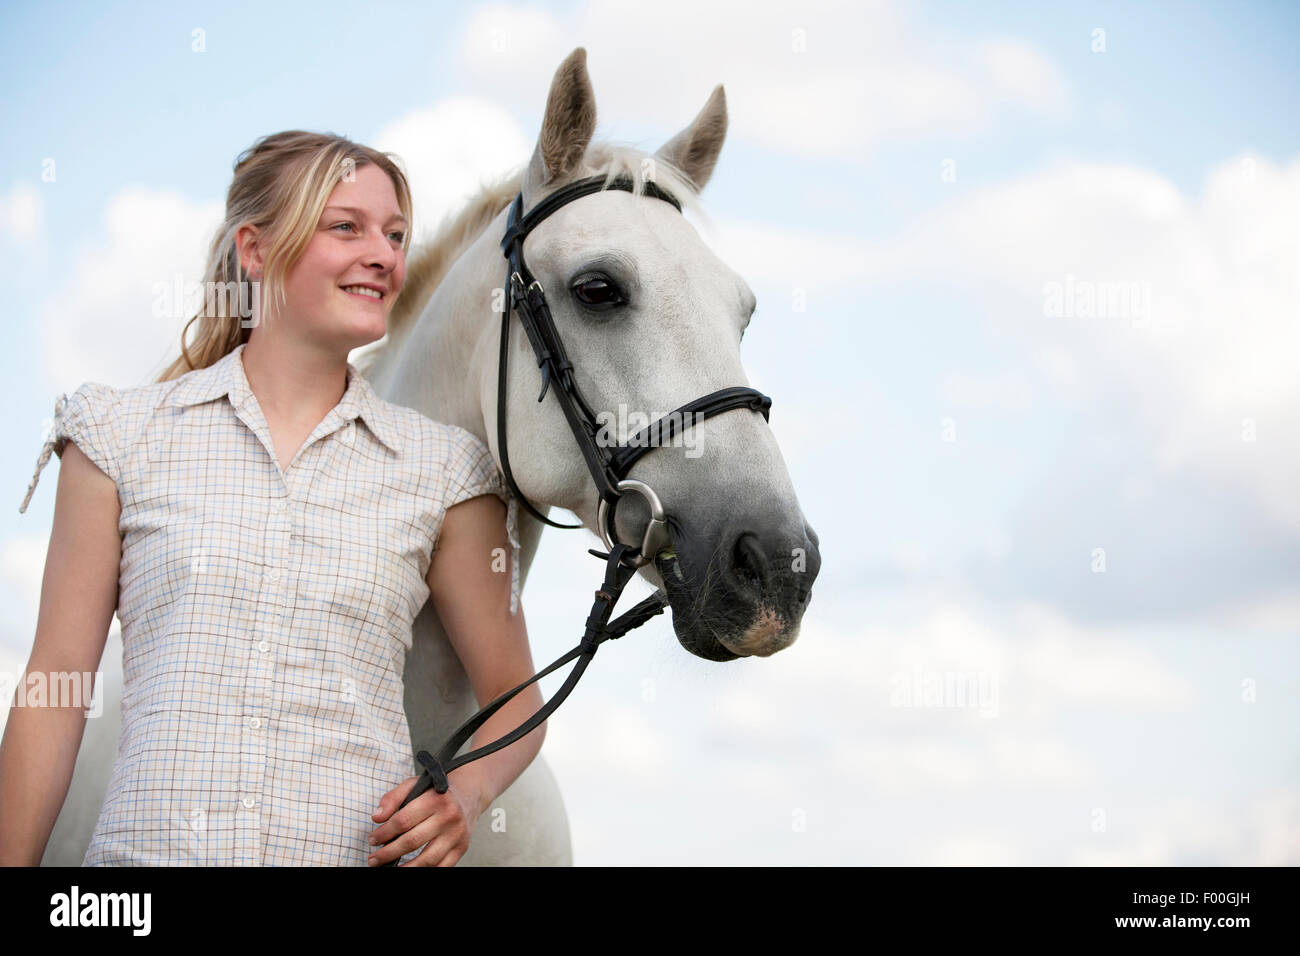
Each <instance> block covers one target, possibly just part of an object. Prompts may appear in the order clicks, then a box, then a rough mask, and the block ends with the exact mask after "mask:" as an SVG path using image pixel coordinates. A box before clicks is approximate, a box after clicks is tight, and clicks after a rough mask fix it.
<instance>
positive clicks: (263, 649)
mask: <svg viewBox="0 0 1300 956" xmlns="http://www.w3.org/2000/svg"><path fill="white" fill-rule="evenodd" d="M270 646H271V645H270V644H268V643H267V642H266V641H258V642H257V649H258V650H259V651H261V652H262V653H263V654H265V653H266V651H267V649H268V648H269V647H270Z"/></svg>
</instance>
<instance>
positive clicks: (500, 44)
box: [459, 0, 1068, 157]
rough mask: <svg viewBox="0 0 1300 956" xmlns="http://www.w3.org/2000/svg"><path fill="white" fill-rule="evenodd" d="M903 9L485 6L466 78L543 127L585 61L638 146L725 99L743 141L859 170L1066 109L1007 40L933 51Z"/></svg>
mask: <svg viewBox="0 0 1300 956" xmlns="http://www.w3.org/2000/svg"><path fill="white" fill-rule="evenodd" d="M905 9H906V8H904V7H902V6H900V5H898V4H894V3H888V2H877V3H871V4H864V3H860V2H842V0H823V2H812V3H802V4H799V5H798V6H794V5H781V4H771V5H763V6H758V7H752V8H749V9H746V10H745V13H744V15H743V16H736V14H735V11H734V10H733V9H732V8H730V7H728V6H726V5H711V4H698V3H690V2H687V0H672V2H669V3H667V4H666V5H665V4H660V5H659V6H657V7H656V9H655V13H654V15H653V16H646V15H645V14H644V11H643V10H642V9H641V8H640V7H639V6H637V5H636V4H633V3H630V2H610V3H599V4H588V5H583V6H582V7H580V8H579V9H577V10H576V11H574V13H573V14H572V15H570V16H564V15H548V14H545V13H542V12H540V11H538V10H536V9H535V8H532V7H526V6H515V5H509V4H489V5H486V6H484V7H480V8H478V9H477V10H476V11H475V13H474V14H473V15H472V16H471V17H470V18H469V19H468V20H467V22H466V24H465V27H464V30H463V34H462V36H461V39H460V51H459V58H460V67H461V70H462V72H463V73H464V74H465V75H467V76H469V77H471V78H472V79H473V80H474V81H475V82H476V84H477V85H478V86H479V87H481V88H484V89H489V90H491V91H493V92H496V93H500V94H506V93H508V94H509V96H510V97H511V100H512V102H513V101H517V100H518V99H519V97H520V92H521V91H524V93H525V94H526V93H527V91H529V90H532V91H534V92H533V99H532V101H531V102H528V103H526V104H524V105H525V106H526V107H527V108H528V109H530V110H531V111H535V112H536V113H540V111H541V110H542V107H543V105H544V102H545V96H546V90H547V88H548V86H549V83H550V80H551V77H552V75H553V74H554V72H555V68H556V67H557V66H558V65H559V64H560V62H561V60H563V58H564V57H565V56H567V55H568V54H569V53H570V52H571V51H572V50H573V48H574V47H576V46H579V45H582V46H585V47H586V48H587V53H588V65H589V69H590V72H591V75H592V82H593V85H594V87H595V90H596V99H597V103H598V105H599V107H600V110H601V115H602V116H605V117H611V116H612V117H616V118H617V120H616V121H617V122H618V123H620V124H622V123H624V122H630V121H631V118H634V117H635V118H637V119H636V122H637V125H638V128H637V129H636V131H635V133H634V134H633V135H634V136H644V135H646V134H647V132H648V131H649V130H651V129H657V131H658V132H659V133H660V134H661V135H662V134H664V133H666V132H667V133H669V134H670V133H671V132H675V131H676V130H677V129H679V128H681V127H683V126H684V125H685V124H686V123H687V122H689V120H690V119H691V118H692V117H693V116H694V115H695V113H696V112H697V111H698V110H699V109H700V107H701V106H702V105H703V104H704V101H705V99H706V98H707V96H708V93H709V91H710V90H711V89H712V88H713V86H714V85H716V84H718V83H723V84H724V85H725V87H726V90H727V109H728V113H729V116H730V120H731V124H732V125H731V129H732V131H733V133H735V134H737V135H739V136H741V137H744V138H747V139H750V140H752V141H755V142H760V143H763V144H764V145H766V146H769V147H771V148H773V149H777V150H781V151H788V152H794V153H800V154H804V155H834V156H847V157H856V156H858V155H860V154H861V152H862V151H863V150H864V149H867V148H869V147H870V146H871V145H873V144H874V143H876V142H878V141H880V140H881V139H883V138H885V137H888V136H896V135H898V134H927V133H932V132H942V133H945V134H953V133H965V132H970V131H973V130H976V129H979V128H981V127H983V126H985V125H987V124H988V123H989V122H990V121H991V119H992V117H993V116H994V114H995V112H996V111H997V110H998V109H1000V108H1002V107H1004V106H1006V105H1009V104H1020V105H1022V106H1024V107H1026V108H1028V109H1030V110H1033V111H1036V112H1039V113H1044V114H1048V115H1056V114H1059V113H1061V112H1062V111H1063V110H1064V109H1065V108H1066V106H1067V99H1068V98H1067V95H1066V93H1065V83H1064V80H1063V79H1062V77H1061V75H1060V73H1059V72H1058V71H1057V70H1056V69H1055V68H1054V67H1053V66H1052V65H1051V64H1050V63H1049V62H1048V61H1047V59H1046V58H1045V57H1044V56H1043V55H1042V54H1041V53H1039V52H1037V51H1035V50H1033V49H1032V48H1030V47H1028V46H1027V45H1025V44H1023V43H1020V42H1019V41H1016V40H1012V39H1007V38H992V39H990V40H987V41H983V42H980V41H975V42H966V41H957V40H955V39H948V38H945V37H943V36H936V35H935V31H934V28H933V25H931V24H917V23H913V22H911V21H910V20H909V17H908V15H907V13H906V12H905ZM630 24H635V25H634V26H629V25H630ZM683 24H689V26H688V27H686V28H683ZM666 51H671V55H670V56H668V55H666ZM669 62H671V63H672V64H673V66H672V67H670V68H665V64H666V63H669Z"/></svg>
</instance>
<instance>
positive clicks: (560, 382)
mask: <svg viewBox="0 0 1300 956" xmlns="http://www.w3.org/2000/svg"><path fill="white" fill-rule="evenodd" d="M605 188H606V187H605V177H604V176H591V177H589V178H587V179H579V180H577V181H576V182H573V183H570V184H569V185H567V186H564V187H563V188H561V189H557V190H556V191H555V192H553V193H551V194H550V195H549V196H547V197H546V198H544V199H543V200H542V201H541V202H539V203H538V204H537V205H536V206H535V207H533V208H532V209H531V210H529V212H528V214H527V215H523V207H524V194H523V193H522V192H520V193H519V195H517V196H516V197H515V200H514V202H513V203H511V205H510V214H509V217H508V218H507V220H506V233H505V236H504V237H503V238H502V239H501V251H502V253H504V254H505V257H506V261H507V263H508V266H507V269H506V290H507V298H506V301H505V304H504V306H503V308H502V310H501V362H500V367H499V369H498V373H497V447H498V448H499V449H500V452H501V470H502V471H503V472H504V473H505V476H506V481H507V482H508V483H509V485H510V490H511V491H512V492H513V493H514V495H515V497H516V498H518V499H519V500H520V501H521V502H522V503H523V505H524V507H525V508H527V509H528V511H529V512H530V513H531V514H532V515H533V517H534V518H537V519H538V520H539V521H544V522H545V523H546V524H548V525H551V526H552V527H554V528H580V527H582V525H581V524H576V525H574V524H567V525H566V524H558V523H556V522H554V521H552V520H551V519H550V518H547V517H546V516H545V515H543V514H541V513H539V512H538V511H537V509H535V508H534V507H533V506H532V505H531V504H529V503H528V499H527V498H525V497H524V495H523V493H522V492H520V490H519V486H518V485H517V484H516V483H515V476H514V474H513V473H512V472H511V470H510V455H509V452H508V451H507V449H506V368H507V365H508V358H509V350H510V334H509V333H510V311H511V306H512V305H513V307H514V311H515V312H517V313H518V314H519V323H520V324H521V325H522V326H523V327H524V332H525V333H527V335H528V341H529V342H530V343H531V344H532V346H533V352H534V353H535V354H536V356H537V365H538V367H539V368H540V369H541V370H542V390H541V393H540V394H538V396H537V400H538V401H539V402H540V401H542V399H544V398H545V397H546V392H547V390H548V389H549V388H550V387H551V385H552V384H554V386H555V396H556V398H557V399H558V400H559V403H560V408H561V409H563V410H564V417H565V418H566V419H568V422H569V429H570V430H571V431H572V432H573V437H574V438H575V439H577V442H578V448H579V450H580V451H581V452H582V457H583V459H584V460H585V461H586V463H587V470H588V471H590V472H591V477H592V480H593V481H594V482H595V483H596V490H597V492H599V494H600V505H599V507H598V509H597V514H596V524H597V527H598V529H599V531H600V536H601V540H603V541H604V543H605V547H606V548H612V547H613V544H614V542H615V541H616V540H617V536H616V534H615V531H614V509H615V507H617V505H618V499H619V498H620V497H621V496H622V495H623V494H624V493H625V492H628V491H635V492H637V493H638V494H640V495H642V496H643V497H644V498H645V499H646V503H647V504H648V505H649V506H650V523H649V524H648V525H647V526H646V530H645V534H644V536H643V537H642V541H641V547H640V549H639V550H638V551H634V552H632V553H631V554H630V555H628V556H627V557H625V558H624V560H625V561H627V562H629V563H630V564H631V565H632V566H633V567H641V566H642V565H645V564H648V563H649V562H650V561H652V560H653V559H654V556H655V555H656V554H657V553H658V552H659V551H661V550H662V549H664V548H667V547H668V546H669V545H670V544H671V538H670V536H669V534H668V526H667V524H666V522H665V518H664V510H663V505H662V504H661V503H660V501H659V497H658V496H657V495H656V494H655V493H654V491H653V490H652V489H651V488H650V486H649V485H647V484H645V483H644V482H641V481H630V480H628V478H627V473H628V471H630V470H631V468H632V466H633V465H634V464H636V462H637V461H638V460H639V459H640V458H641V456H642V455H644V454H645V453H646V452H648V451H649V450H650V449H651V448H656V447H659V446H660V445H661V444H664V443H666V442H668V441H671V440H672V437H673V434H674V431H675V426H677V424H678V423H679V422H682V421H689V420H691V419H688V418H686V416H687V415H688V414H689V415H692V416H693V417H694V421H696V422H699V421H703V420H704V419H706V418H709V417H711V416H713V415H717V414H720V413H722V412H725V411H729V410H731V409H733V408H749V409H752V410H754V411H756V412H759V413H760V414H761V415H762V416H763V418H764V419H767V417H768V410H769V409H770V408H771V407H772V400H771V399H770V398H768V397H767V396H766V395H764V394H763V393H762V392H759V391H757V390H755V389H752V388H747V387H739V386H736V387H732V388H723V389H719V390H718V391H716V392H710V393H709V394H708V395H705V396H703V397H702V398H697V399H695V400H694V401H690V402H687V403H686V404H685V405H682V406H681V407H680V408H678V409H676V410H675V411H671V412H669V413H668V414H666V415H664V416H663V417H662V418H660V419H659V420H658V421H656V422H653V423H652V424H650V425H648V426H646V427H645V428H643V429H642V430H641V431H640V432H638V433H637V434H636V435H635V436H633V437H632V438H631V439H629V441H628V442H627V444H624V445H613V446H612V447H606V445H605V444H604V443H602V442H600V441H598V440H597V435H598V434H599V432H600V428H599V426H598V424H597V422H596V416H595V415H594V414H593V413H592V411H591V406H590V405H588V404H587V401H586V399H584V398H583V397H582V392H581V391H580V390H579V388H578V384H577V382H576V381H575V380H574V376H573V363H571V362H570V361H569V356H568V354H567V353H566V352H565V350H564V343H563V342H562V341H561V340H560V334H559V332H558V331H557V330H556V328H555V322H554V320H553V319H552V318H551V309H550V306H549V305H547V302H546V293H545V292H544V291H543V289H542V284H541V283H540V282H538V281H537V279H536V278H534V276H533V274H532V272H531V271H530V270H529V268H528V264H527V263H526V262H525V261H524V239H525V238H527V236H528V234H529V233H530V232H532V231H533V230H534V229H535V228H537V226H538V225H539V224H540V223H541V222H543V221H544V220H545V219H546V218H547V217H548V216H550V215H551V214H552V213H554V212H555V211H556V210H557V209H560V208H561V207H563V206H566V205H568V204H569V203H571V202H573V201H574V200H575V199H580V198H582V197H583V196H588V195H590V194H592V193H595V192H600V191H602V190H603V189H605ZM608 188H609V189H621V190H624V191H626V192H632V191H633V188H632V181H631V180H630V179H627V178H621V179H615V180H614V181H613V182H611V183H610V184H609V187H608ZM644 195H646V196H651V197H653V198H655V199H662V200H663V201H664V202H668V203H671V204H672V205H673V207H674V208H676V209H677V211H678V212H681V208H682V207H681V203H679V202H678V201H677V200H676V198H674V197H673V195H672V194H671V193H668V192H665V191H664V190H662V189H660V188H659V187H658V186H656V185H655V184H654V183H653V182H646V184H645V191H644Z"/></svg>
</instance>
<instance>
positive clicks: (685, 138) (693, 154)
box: [655, 83, 727, 192]
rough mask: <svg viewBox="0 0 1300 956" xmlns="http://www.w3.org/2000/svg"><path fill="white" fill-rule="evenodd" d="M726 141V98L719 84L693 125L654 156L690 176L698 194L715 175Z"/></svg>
mask: <svg viewBox="0 0 1300 956" xmlns="http://www.w3.org/2000/svg"><path fill="white" fill-rule="evenodd" d="M726 138H727V95H726V94H725V93H724V92H723V91H722V84H721V83H719V84H718V85H717V86H715V87H714V88H713V92H712V93H710V94H709V100H708V102H707V103H705V104H704V108H703V109H702V110H700V112H699V113H698V114H697V115H696V117H695V119H694V120H692V121H691V125H690V126H688V127H686V129H684V130H682V131H681V132H680V133H678V134H677V135H676V136H674V137H673V138H672V139H670V140H669V141H668V142H666V143H664V144H663V145H662V146H660V147H659V149H658V151H657V152H656V153H655V155H656V156H661V157H663V158H664V159H666V160H668V161H669V162H670V163H672V164H673V165H674V166H676V167H677V168H678V169H680V170H681V171H682V172H684V173H685V174H686V175H687V176H689V177H690V179H691V182H692V183H694V184H695V191H696V192H699V191H700V190H702V189H703V188H704V186H705V184H706V183H708V181H709V177H710V176H712V175H713V167H714V165H716V164H717V162H718V154H719V153H720V152H722V141H723V140H724V139H726Z"/></svg>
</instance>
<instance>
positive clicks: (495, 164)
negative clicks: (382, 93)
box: [372, 96, 533, 240]
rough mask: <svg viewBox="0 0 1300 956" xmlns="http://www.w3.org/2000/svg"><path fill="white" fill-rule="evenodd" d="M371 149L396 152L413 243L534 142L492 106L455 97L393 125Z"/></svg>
mask: <svg viewBox="0 0 1300 956" xmlns="http://www.w3.org/2000/svg"><path fill="white" fill-rule="evenodd" d="M372 145H373V146H374V147H375V148H376V149H379V150H383V151H390V152H395V153H397V155H398V156H399V157H400V158H401V160H402V162H403V164H404V166H405V170H406V173H407V179H408V180H409V181H410V184H411V192H412V194H413V198H412V201H413V204H414V206H415V220H416V225H415V232H416V239H417V240H418V239H420V238H423V237H426V236H428V235H429V234H430V233H431V232H432V231H433V230H434V229H436V227H437V225H438V223H439V221H440V220H441V218H442V217H443V216H445V215H447V214H448V213H453V212H456V211H457V210H459V209H460V207H461V206H462V205H464V203H465V201H466V200H467V199H469V198H470V196H472V195H473V194H474V193H476V192H477V191H478V188H479V186H480V185H481V184H483V183H485V182H490V181H492V180H493V179H496V178H497V177H498V176H500V175H503V174H505V173H507V172H509V171H510V170H511V169H512V168H513V167H515V166H518V165H520V164H521V163H523V162H524V161H526V160H527V159H528V156H529V155H530V154H531V152H532V147H533V139H532V138H529V137H527V136H525V135H524V133H523V130H522V129H521V128H520V126H519V124H518V123H517V122H516V121H515V120H514V119H513V118H512V117H511V116H510V114H509V113H507V112H506V111H505V110H504V109H502V108H501V107H500V106H499V105H498V104H497V103H495V102H493V101H490V100H485V99H478V98H475V97H469V96H458V97H451V98H448V99H444V100H440V101H439V102H438V103H436V104H435V105H433V106H431V107H429V108H427V109H420V110H415V111H413V112H410V113H407V114H406V115H404V116H401V117H399V118H398V119H395V120H393V121H392V122H391V123H389V124H387V125H386V126H384V127H383V128H382V129H381V130H380V131H379V132H378V133H377V134H376V135H375V137H374V142H373V144H372Z"/></svg>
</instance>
